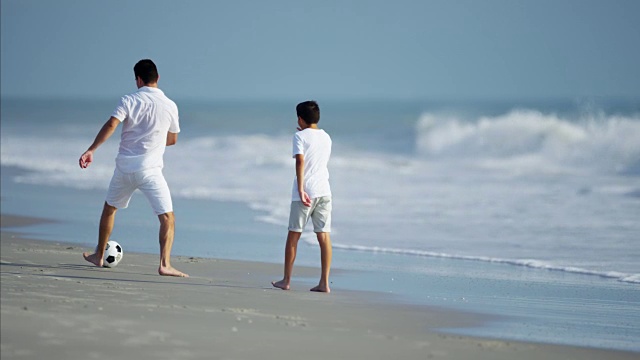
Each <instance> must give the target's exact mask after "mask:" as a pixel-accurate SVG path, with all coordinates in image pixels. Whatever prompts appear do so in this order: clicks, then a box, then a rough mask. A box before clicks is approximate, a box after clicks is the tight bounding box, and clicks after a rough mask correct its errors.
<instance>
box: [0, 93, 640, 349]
mask: <svg viewBox="0 0 640 360" xmlns="http://www.w3.org/2000/svg"><path fill="white" fill-rule="evenodd" d="M169 95H170V94H169ZM319 101H320V107H321V121H320V126H321V127H322V128H324V129H325V130H326V131H327V132H328V133H329V134H330V135H331V136H332V138H333V143H334V148H333V154H332V159H331V162H330V173H331V185H332V191H333V197H334V212H333V231H332V240H333V245H334V251H335V254H334V268H337V269H349V270H353V271H352V272H351V273H350V274H349V275H337V276H334V287H335V286H340V285H339V283H340V282H342V283H343V284H344V286H345V287H348V288H357V289H363V290H379V291H384V292H390V293H393V294H394V295H396V296H398V297H399V298H402V299H403V301H409V302H419V303H429V304H437V305H442V306H452V307H456V308H460V309H465V310H473V311H479V312H483V313H488V314H495V315H501V316H505V317H511V319H512V320H510V321H507V320H504V321H498V322H495V323H493V324H491V326H488V327H485V328H482V329H475V330H466V331H467V333H470V334H476V335H477V334H481V335H484V336H496V337H500V338H514V339H520V340H532V341H546V342H559V343H566V344H574V345H584V346H597V347H606V348H615V349H625V350H634V351H640V346H638V345H637V344H638V343H640V330H639V329H640V101H637V100H627V101H622V100H619V101H614V100H602V99H595V100H594V99H591V100H556V101H503V102H497V101H494V102H489V101H485V102H480V101H476V102H472V101H467V102H464V101H460V102H453V101H452V102H428V101H424V102H418V101H416V102H410V101H407V102H400V101H396V102H374V101H371V102H365V101H360V102H347V101H333V102H332V101H326V102H324V101H322V100H321V99H319ZM116 102H117V99H112V100H108V101H105V100H95V101H89V100H86V101H80V102H76V101H64V100H29V99H3V100H2V132H1V146H2V157H1V164H2V167H3V182H2V201H3V212H13V213H19V214H24V215H38V216H43V217H49V218H54V219H59V220H65V224H67V225H64V224H61V225H51V224H48V225H43V228H42V230H41V232H42V236H44V237H46V236H51V237H52V240H54V239H58V240H60V236H61V235H64V240H68V241H72V242H79V243H85V244H94V243H95V238H96V235H95V234H96V232H97V220H98V217H99V213H100V210H101V204H102V201H103V199H104V193H105V190H106V188H107V186H108V182H109V179H110V176H111V174H112V172H113V167H114V160H113V159H114V158H115V155H116V152H117V145H118V136H114V137H113V138H112V139H110V140H109V141H108V142H107V143H105V144H104V145H103V146H102V147H101V148H100V149H99V150H98V152H97V154H96V157H95V162H94V164H93V165H92V166H91V167H90V168H89V169H87V170H81V169H80V168H79V167H78V163H77V161H78V157H79V156H80V154H81V153H82V152H83V151H84V150H85V149H86V148H87V147H88V146H89V144H90V143H91V141H92V140H93V138H94V137H95V134H96V133H97V131H98V130H99V129H100V127H101V126H102V124H103V123H104V121H106V119H107V118H108V116H109V114H110V113H111V111H112V109H113V107H114V106H115V104H116ZM177 103H178V106H179V108H180V113H181V127H182V132H181V133H180V136H179V141H178V144H177V145H176V146H173V147H169V148H167V151H166V153H165V170H164V172H165V176H166V178H167V180H168V182H169V184H170V187H171V190H172V194H173V196H174V202H175V207H176V215H177V218H178V223H177V231H178V232H177V238H176V244H175V246H174V253H177V254H183V255H190V256H211V257H225V258H234V259H243V260H259V261H270V262H277V263H279V262H281V261H282V248H283V246H284V237H285V235H286V224H287V217H288V212H289V210H288V209H289V202H290V190H291V186H292V181H293V175H294V166H293V165H294V164H293V160H292V158H291V155H290V153H291V137H292V135H293V133H294V132H295V128H296V116H295V103H296V102H295V101H293V102H260V101H258V102H249V101H247V102H241V101H237V102H233V101H228V102H215V101H213V102H210V103H206V102H190V101H180V100H179V99H177ZM118 134H119V133H118ZM5 173H6V174H5ZM130 207H131V209H128V210H126V212H122V213H119V215H118V220H117V223H116V230H115V231H114V238H116V237H118V239H125V240H126V241H122V240H119V242H121V243H123V242H124V247H125V249H129V250H131V251H146V252H152V253H154V252H156V251H157V249H156V247H157V244H156V242H155V241H149V238H152V239H154V238H155V237H156V236H157V223H155V222H154V221H153V219H152V216H151V215H152V213H151V210H150V209H149V207H148V205H147V204H146V203H145V200H144V198H143V197H141V196H136V197H135V198H134V200H133V201H132V204H131V206H130ZM150 218H151V219H150ZM68 224H73V227H74V230H73V231H72V232H70V231H69V225H68ZM32 231H34V232H36V233H37V232H38V231H39V230H38V227H35V228H34V229H32ZM47 234H48V235H47ZM303 240H304V242H305V244H307V245H309V246H307V247H304V248H301V249H300V250H299V253H300V254H299V258H298V260H297V263H301V264H306V265H312V266H318V259H317V256H318V253H317V249H316V248H317V246H316V245H315V237H314V236H313V233H311V232H310V231H309V232H307V233H305V235H303ZM125 251H126V250H125ZM313 280H315V279H313ZM593 314H597V315H598V316H596V317H594V316H592V315H593ZM523 317H524V320H523ZM513 318H516V319H518V320H513ZM568 329H569V330H570V331H568ZM456 331H459V330H456Z"/></svg>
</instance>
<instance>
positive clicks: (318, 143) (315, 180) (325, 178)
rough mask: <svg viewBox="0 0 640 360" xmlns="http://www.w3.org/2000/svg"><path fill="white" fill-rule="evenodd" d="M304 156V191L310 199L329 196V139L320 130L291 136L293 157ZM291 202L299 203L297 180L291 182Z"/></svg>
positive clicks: (306, 131)
mask: <svg viewBox="0 0 640 360" xmlns="http://www.w3.org/2000/svg"><path fill="white" fill-rule="evenodd" d="M298 154H302V155H304V191H305V192H306V193H307V194H308V195H309V197H310V198H311V199H315V198H319V197H322V196H331V187H330V186H329V168H328V166H327V165H328V164H329V158H330V157H331V137H330V136H329V134H327V133H326V132H325V131H324V130H322V129H311V128H307V129H304V130H302V131H298V132H297V133H296V134H295V135H294V136H293V157H295V156H296V155H298ZM291 200H292V201H300V195H299V194H298V178H297V176H296V178H295V179H294V180H293V192H292V197H291Z"/></svg>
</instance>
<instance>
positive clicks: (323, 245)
mask: <svg viewBox="0 0 640 360" xmlns="http://www.w3.org/2000/svg"><path fill="white" fill-rule="evenodd" d="M316 235H317V236H318V244H320V262H321V264H322V274H321V275H320V282H319V283H318V286H316V287H314V288H312V289H311V291H317V292H326V293H328V292H331V289H330V288H329V272H330V271H331V256H332V250H331V236H330V235H329V233H328V232H319V233H316Z"/></svg>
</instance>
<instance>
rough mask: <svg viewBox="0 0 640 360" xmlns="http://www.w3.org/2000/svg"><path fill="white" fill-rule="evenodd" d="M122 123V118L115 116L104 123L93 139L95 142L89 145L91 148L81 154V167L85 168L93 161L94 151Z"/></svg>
mask: <svg viewBox="0 0 640 360" xmlns="http://www.w3.org/2000/svg"><path fill="white" fill-rule="evenodd" d="M118 125H120V120H118V118H115V117H113V116H112V117H111V118H109V120H107V122H106V123H104V125H102V129H100V131H99V132H98V135H96V139H95V140H93V144H91V146H89V149H88V150H87V151H85V152H84V154H82V156H80V161H79V163H80V167H81V168H83V169H85V168H87V167H88V166H89V165H91V163H92V162H93V153H94V152H95V151H96V150H97V149H98V148H99V147H100V145H102V144H103V143H104V142H105V141H107V140H108V139H109V138H110V137H111V135H113V133H114V132H115V131H116V128H117V127H118Z"/></svg>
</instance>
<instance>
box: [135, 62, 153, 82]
mask: <svg viewBox="0 0 640 360" xmlns="http://www.w3.org/2000/svg"><path fill="white" fill-rule="evenodd" d="M133 73H134V74H135V75H136V79H137V78H138V77H140V79H142V82H143V83H145V84H153V83H156V82H158V68H156V64H154V63H153V61H151V60H149V59H142V60H140V61H138V63H137V64H136V65H135V66H134V67H133Z"/></svg>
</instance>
